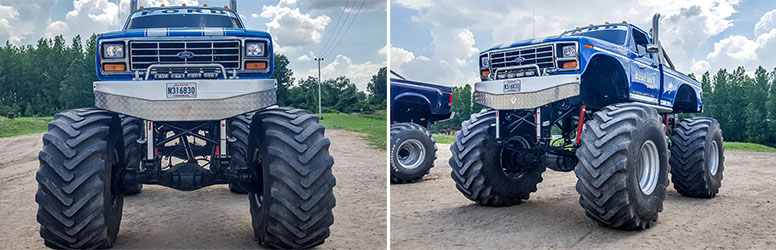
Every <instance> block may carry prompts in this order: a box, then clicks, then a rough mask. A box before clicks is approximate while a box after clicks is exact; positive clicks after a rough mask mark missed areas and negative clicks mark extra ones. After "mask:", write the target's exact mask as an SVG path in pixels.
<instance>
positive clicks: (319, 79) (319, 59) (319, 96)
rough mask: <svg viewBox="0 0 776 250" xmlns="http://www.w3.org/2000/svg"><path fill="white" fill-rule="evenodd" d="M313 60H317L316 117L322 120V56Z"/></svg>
mask: <svg viewBox="0 0 776 250" xmlns="http://www.w3.org/2000/svg"><path fill="white" fill-rule="evenodd" d="M315 61H316V62H318V118H319V119H321V120H323V115H321V84H322V83H321V61H323V58H322V57H316V58H315Z"/></svg>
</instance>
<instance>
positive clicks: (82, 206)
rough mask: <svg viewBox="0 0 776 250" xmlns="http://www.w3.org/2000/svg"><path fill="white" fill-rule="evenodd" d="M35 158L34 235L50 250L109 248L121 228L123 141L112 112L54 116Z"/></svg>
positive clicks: (71, 112) (80, 111)
mask: <svg viewBox="0 0 776 250" xmlns="http://www.w3.org/2000/svg"><path fill="white" fill-rule="evenodd" d="M48 127H49V132H48V133H46V134H44V135H43V150H41V151H40V153H39V154H38V159H39V160H40V170H38V172H37V174H36V176H35V179H36V180H37V181H38V192H37V193H36V194H35V201H36V202H37V203H38V216H37V217H38V222H39V223H40V236H41V237H42V238H43V240H44V242H45V244H46V246H48V247H51V248H109V247H111V246H112V245H113V243H114V242H115V240H116V234H118V232H119V225H120V224H121V212H122V207H123V205H124V195H123V193H121V192H119V190H118V189H119V187H118V183H117V182H116V180H117V179H118V177H117V176H116V175H117V174H118V171H121V170H122V169H121V168H122V167H123V166H122V165H121V164H120V163H121V162H122V159H121V158H122V157H123V154H124V153H123V151H122V150H123V149H122V148H123V143H122V142H121V141H120V140H121V139H122V138H121V135H122V130H121V121H120V119H119V118H118V116H116V115H115V114H113V113H110V112H107V111H104V110H100V109H94V108H88V109H76V110H68V111H64V112H62V113H59V114H57V115H55V116H54V120H53V121H51V122H50V123H49V124H48Z"/></svg>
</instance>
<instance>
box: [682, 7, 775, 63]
mask: <svg viewBox="0 0 776 250" xmlns="http://www.w3.org/2000/svg"><path fill="white" fill-rule="evenodd" d="M754 34H755V38H754V39H749V38H748V37H745V36H741V35H731V36H728V37H726V38H723V39H721V40H719V41H718V42H716V43H714V50H713V51H712V52H711V53H709V54H708V55H707V56H706V61H708V62H707V63H706V64H707V65H709V66H707V67H705V70H701V67H700V66H699V67H698V68H697V69H696V67H695V65H693V72H696V73H702V72H704V71H706V70H710V71H716V70H718V69H723V68H724V69H734V68H736V67H738V66H744V68H746V69H747V70H749V71H752V70H754V69H755V68H756V67H758V66H763V67H765V68H772V67H774V66H776V58H774V57H773V56H769V55H773V54H776V10H771V11H768V12H766V13H765V14H763V16H762V17H761V18H760V21H759V22H757V23H756V24H755V25H754ZM758 55H763V56H758ZM710 65H713V67H711V66H710Z"/></svg>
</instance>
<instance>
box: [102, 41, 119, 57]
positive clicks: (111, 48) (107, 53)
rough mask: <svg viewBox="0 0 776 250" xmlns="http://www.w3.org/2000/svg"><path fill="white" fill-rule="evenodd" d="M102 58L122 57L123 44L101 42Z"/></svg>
mask: <svg viewBox="0 0 776 250" xmlns="http://www.w3.org/2000/svg"><path fill="white" fill-rule="evenodd" d="M102 51H103V55H102V57H103V58H107V59H115V58H124V44H103V45H102Z"/></svg>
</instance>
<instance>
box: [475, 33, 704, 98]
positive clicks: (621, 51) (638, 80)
mask: <svg viewBox="0 0 776 250" xmlns="http://www.w3.org/2000/svg"><path fill="white" fill-rule="evenodd" d="M599 26H617V27H620V28H622V27H625V28H627V39H626V41H625V43H624V44H622V45H619V44H614V43H611V42H609V41H605V40H601V39H597V38H592V37H588V36H577V35H571V34H570V33H571V32H566V33H564V34H562V35H558V36H551V37H547V38H541V39H531V40H525V41H519V42H514V43H511V44H504V45H497V46H494V47H492V48H490V49H487V50H485V51H483V52H482V53H481V55H484V54H485V53H487V52H491V51H495V50H501V49H506V48H514V47H521V46H526V45H532V44H541V43H547V42H558V41H572V42H573V41H576V42H577V43H578V44H579V46H578V55H579V56H578V58H579V70H574V71H557V72H551V73H549V75H556V74H584V72H585V71H586V70H587V69H588V67H587V66H588V64H589V62H590V61H591V60H592V59H593V58H595V57H599V56H603V57H609V58H612V59H615V60H616V61H617V62H618V63H619V67H621V69H623V71H624V72H625V75H626V76H627V80H628V84H629V93H630V98H631V101H633V102H641V103H647V104H652V105H659V106H662V107H667V108H673V107H674V100H675V98H676V94H677V91H678V90H679V88H680V87H683V86H686V87H690V88H691V89H692V90H693V92H694V94H695V95H696V97H697V109H696V110H695V111H694V112H696V113H697V112H701V110H702V107H703V103H702V101H701V100H702V91H701V85H700V83H699V82H698V81H696V80H694V79H692V78H690V77H688V76H686V75H684V74H682V73H680V72H678V71H676V70H675V69H673V68H671V67H670V66H669V65H667V64H661V63H660V62H659V60H658V59H657V56H656V55H652V56H650V54H648V53H647V54H639V53H637V52H635V51H633V50H632V49H631V45H632V44H633V43H634V41H633V40H634V39H633V35H632V34H633V32H641V33H644V34H647V35H646V38H647V39H648V41H649V43H650V44H651V43H652V40H651V39H652V38H651V37H650V36H649V35H648V33H647V32H644V31H643V30H641V29H639V28H638V27H636V26H633V25H631V24H607V25H599ZM599 26H595V27H599ZM585 28H587V27H585ZM583 29H584V28H583ZM586 45H590V46H592V48H590V47H589V46H586ZM480 67H482V65H481V62H480ZM613 70H614V69H613ZM583 76H584V75H583ZM482 80H483V81H487V80H489V78H486V77H483V78H482ZM634 96H635V98H634ZM646 99H653V101H647V100H646Z"/></svg>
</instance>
